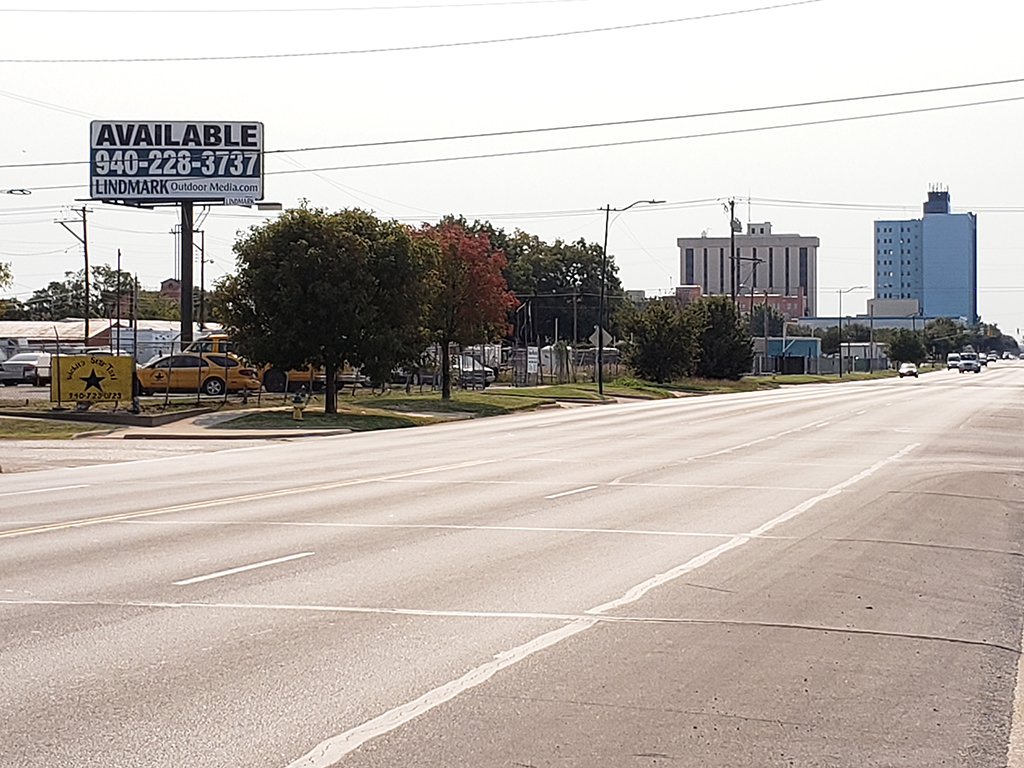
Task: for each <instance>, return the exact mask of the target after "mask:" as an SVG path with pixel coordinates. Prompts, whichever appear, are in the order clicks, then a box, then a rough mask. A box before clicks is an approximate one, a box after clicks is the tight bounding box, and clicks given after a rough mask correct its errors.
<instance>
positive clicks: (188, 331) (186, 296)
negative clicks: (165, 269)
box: [181, 200, 193, 349]
mask: <svg viewBox="0 0 1024 768" xmlns="http://www.w3.org/2000/svg"><path fill="white" fill-rule="evenodd" d="M192 227H193V218H192V201H191V200H182V201H181V348H182V349H184V348H185V345H186V344H188V343H190V342H191V341H192V259H193V254H192V248H193V246H192Z"/></svg>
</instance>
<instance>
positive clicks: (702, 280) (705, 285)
mask: <svg viewBox="0 0 1024 768" xmlns="http://www.w3.org/2000/svg"><path fill="white" fill-rule="evenodd" d="M703 267H704V272H703V273H702V274H701V276H700V284H701V286H702V287H703V289H704V292H707V290H708V249H707V248H705V249H704V264H703Z"/></svg>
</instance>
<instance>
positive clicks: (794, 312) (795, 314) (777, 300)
mask: <svg viewBox="0 0 1024 768" xmlns="http://www.w3.org/2000/svg"><path fill="white" fill-rule="evenodd" d="M759 304H768V305H769V306H770V307H774V308H775V309H776V310H778V312H779V314H781V315H782V316H783V317H784V318H786V319H787V320H799V319H800V318H803V317H806V316H807V314H808V312H807V297H805V296H804V295H803V293H800V294H799V295H797V296H783V295H782V294H778V293H769V294H765V293H755V294H754V295H753V296H751V295H750V293H740V294H737V295H736V308H737V309H739V311H740V312H749V311H750V309H751V307H752V306H753V307H756V306H758V305H759Z"/></svg>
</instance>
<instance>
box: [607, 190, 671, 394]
mask: <svg viewBox="0 0 1024 768" xmlns="http://www.w3.org/2000/svg"><path fill="white" fill-rule="evenodd" d="M663 202H665V201H664V200H636V201H634V202H632V203H630V204H629V205H627V206H626V207H625V208H612V206H611V204H610V203H609V204H608V205H606V206H605V207H604V208H600V209H599V210H602V211H604V245H603V246H602V247H601V292H600V297H599V299H598V303H597V394H598V395H599V396H600V397H601V398H604V291H605V283H606V282H607V280H608V224H609V222H610V220H611V215H612V211H615V212H616V213H622V212H623V211H628V210H629V209H630V208H632V207H633V206H634V205H640V204H642V203H646V204H647V205H658V204H660V203H663Z"/></svg>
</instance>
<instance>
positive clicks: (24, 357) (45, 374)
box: [0, 352, 50, 387]
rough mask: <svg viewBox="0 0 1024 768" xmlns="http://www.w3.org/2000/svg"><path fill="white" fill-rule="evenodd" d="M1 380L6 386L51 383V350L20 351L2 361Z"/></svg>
mask: <svg viewBox="0 0 1024 768" xmlns="http://www.w3.org/2000/svg"><path fill="white" fill-rule="evenodd" d="M0 382H3V385H4V386H5V387H13V386H15V385H16V384H33V385H35V386H37V387H41V386H43V385H44V384H49V383H50V353H49V352H19V353H18V354H16V355H14V356H13V357H10V358H8V359H7V360H4V362H2V363H0Z"/></svg>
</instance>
